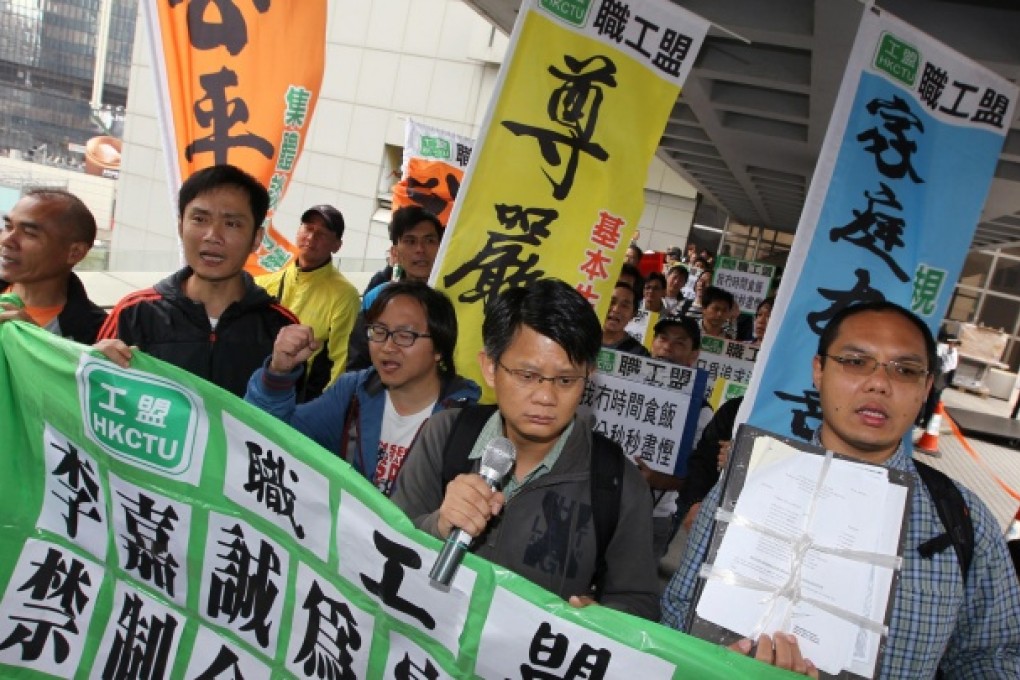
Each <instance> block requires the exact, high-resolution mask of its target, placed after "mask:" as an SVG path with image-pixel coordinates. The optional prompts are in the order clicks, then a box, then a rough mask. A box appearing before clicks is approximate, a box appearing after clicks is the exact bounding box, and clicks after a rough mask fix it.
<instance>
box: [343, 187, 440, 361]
mask: <svg viewBox="0 0 1020 680" xmlns="http://www.w3.org/2000/svg"><path fill="white" fill-rule="evenodd" d="M389 231H390V242H391V243H392V244H393V246H392V248H391V250H390V253H391V259H392V261H393V269H394V271H399V272H400V276H399V280H401V281H425V282H427V281H428V280H429V276H431V275H432V266H433V265H434V264H435V263H436V256H437V255H438V254H439V243H440V242H441V241H442V240H443V223H442V222H440V221H439V218H438V217H436V216H435V215H434V214H432V213H430V212H429V211H428V210H425V208H422V207H421V206H419V205H407V206H404V207H403V208H398V209H397V210H394V211H393V217H392V218H391V219H390V227H389ZM382 289H383V286H382V285H380V286H377V287H375V288H373V289H372V290H370V291H367V292H366V293H365V297H364V298H362V301H361V313H360V314H359V315H358V319H357V321H356V322H355V324H354V330H353V331H352V332H351V337H350V342H349V343H348V345H347V370H348V371H360V370H361V369H363V368H368V367H369V366H370V365H371V364H372V359H371V357H370V356H369V353H368V341H367V340H366V339H365V333H364V328H365V312H367V311H368V308H369V307H371V306H372V302H374V301H375V297H376V295H378V294H379V291H381V290H382Z"/></svg>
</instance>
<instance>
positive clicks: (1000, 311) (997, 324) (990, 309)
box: [977, 293, 1020, 335]
mask: <svg viewBox="0 0 1020 680" xmlns="http://www.w3.org/2000/svg"><path fill="white" fill-rule="evenodd" d="M1017 318H1020V300H1010V299H1009V298H1004V297H1001V296H998V295H992V294H990V293H989V294H987V295H985V301H984V303H983V304H982V305H981V313H980V314H979V315H978V318H977V321H978V323H983V324H984V325H986V326H988V327H989V328H996V329H1000V330H1004V331H1006V332H1007V333H1009V334H1010V335H1014V334H1015V333H1016V332H1017V329H1016V322H1017Z"/></svg>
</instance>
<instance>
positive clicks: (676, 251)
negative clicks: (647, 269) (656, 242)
mask: <svg viewBox="0 0 1020 680" xmlns="http://www.w3.org/2000/svg"><path fill="white" fill-rule="evenodd" d="M666 256H667V257H669V259H671V260H679V259H682V258H683V256H684V251H683V248H680V247H679V246H673V247H672V248H670V249H669V250H667V251H666Z"/></svg>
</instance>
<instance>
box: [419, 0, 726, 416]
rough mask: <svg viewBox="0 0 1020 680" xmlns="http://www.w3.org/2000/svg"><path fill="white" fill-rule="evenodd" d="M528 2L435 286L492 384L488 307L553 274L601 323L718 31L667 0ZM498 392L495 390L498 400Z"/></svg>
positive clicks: (463, 356) (463, 362) (473, 361)
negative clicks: (677, 111)
mask: <svg viewBox="0 0 1020 680" xmlns="http://www.w3.org/2000/svg"><path fill="white" fill-rule="evenodd" d="M600 5H604V3H595V2H590V1H588V2H586V1H585V0H573V1H569V2H559V3H548V2H544V1H540V2H538V3H537V4H536V3H534V2H525V4H524V7H522V9H521V12H520V15H519V17H518V20H517V25H516V26H515V28H514V34H513V37H512V39H511V44H510V51H509V53H508V55H507V59H506V61H505V62H504V64H503V69H502V71H501V73H500V78H499V82H498V84H497V91H496V93H495V95H494V97H493V102H492V103H491V105H490V109H489V112H488V114H487V118H486V122H485V125H484V128H483V131H482V134H481V135H480V136H479V142H478V144H477V145H476V147H475V150H474V152H473V154H472V160H471V164H470V165H469V167H468V171H467V175H466V178H465V183H464V185H463V186H462V187H461V192H460V195H459V197H458V202H457V205H456V207H455V209H454V213H453V216H452V217H451V223H450V227H449V228H448V229H447V233H446V235H445V238H444V240H443V245H442V248H441V250H440V254H439V259H438V260H437V264H436V267H435V269H434V271H433V275H432V283H433V285H434V286H436V287H437V288H439V289H441V290H443V291H445V292H446V293H447V294H448V295H450V297H451V299H453V301H454V304H455V305H456V307H457V316H458V321H459V324H460V328H461V334H460V342H459V343H458V347H457V355H456V360H457V369H458V371H460V372H461V373H462V374H464V375H468V376H470V377H472V378H475V379H476V380H477V381H478V382H482V381H481V380H480V371H479V369H478V365H477V358H476V357H477V353H478V350H479V349H480V348H481V337H480V333H479V332H478V329H480V328H481V323H482V319H483V315H484V314H483V312H484V306H485V304H486V303H487V302H488V301H489V300H491V299H492V298H494V297H495V296H496V295H497V294H498V293H499V291H501V290H503V289H504V288H508V287H516V286H522V285H526V284H528V283H530V282H532V281H535V280H538V279H540V278H545V277H555V278H560V279H563V280H564V281H566V282H567V283H569V284H570V285H572V286H575V287H576V288H577V290H579V291H580V292H581V293H582V294H583V295H585V297H587V298H588V299H589V300H590V301H591V302H592V304H593V305H594V306H595V308H596V311H597V312H598V314H599V318H602V316H603V315H604V313H605V312H606V310H607V309H608V302H609V295H610V293H611V291H612V288H613V285H614V283H615V280H616V277H617V275H618V274H619V272H620V268H621V266H622V265H623V256H624V252H625V251H626V249H627V246H628V245H629V243H630V240H631V237H632V236H633V234H634V232H635V230H636V228H637V224H638V220H639V219H640V217H641V212H642V210H643V209H644V185H645V179H646V177H647V172H648V166H649V164H650V163H651V160H652V157H653V155H654V153H655V150H656V148H657V146H658V143H659V139H660V137H661V134H662V130H663V129H664V127H665V124H666V121H667V120H668V118H669V114H670V112H671V111H672V109H673V105H674V104H675V103H676V99H677V96H678V95H679V92H680V84H681V83H682V82H683V79H684V78H685V77H686V76H687V73H688V72H689V70H690V64H691V62H693V60H694V57H695V56H696V55H697V51H698V49H699V48H700V46H701V42H702V40H703V39H704V36H705V33H706V32H707V28H708V24H707V23H706V22H705V21H704V20H702V19H700V18H698V17H696V16H694V15H692V14H690V13H689V12H687V11H686V10H683V9H682V8H680V7H677V6H676V5H673V4H672V3H670V2H667V1H665V0H662V1H652V0H648V1H642V2H631V3H629V6H630V13H629V14H628V15H627V16H626V17H623V16H619V15H617V14H615V13H611V11H610V10H607V9H606V8H605V7H604V6H600ZM489 396H491V395H489Z"/></svg>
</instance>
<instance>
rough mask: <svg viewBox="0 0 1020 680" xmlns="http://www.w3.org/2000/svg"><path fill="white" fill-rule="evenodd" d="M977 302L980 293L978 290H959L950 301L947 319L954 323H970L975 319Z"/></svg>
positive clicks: (954, 292)
mask: <svg viewBox="0 0 1020 680" xmlns="http://www.w3.org/2000/svg"><path fill="white" fill-rule="evenodd" d="M977 301H978V292H977V291H976V290H967V289H966V288H957V289H956V290H955V291H953V297H952V298H951V299H950V300H949V312H948V313H947V314H946V317H947V318H949V319H952V320H953V321H970V320H971V319H973V318H974V310H975V309H977Z"/></svg>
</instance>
